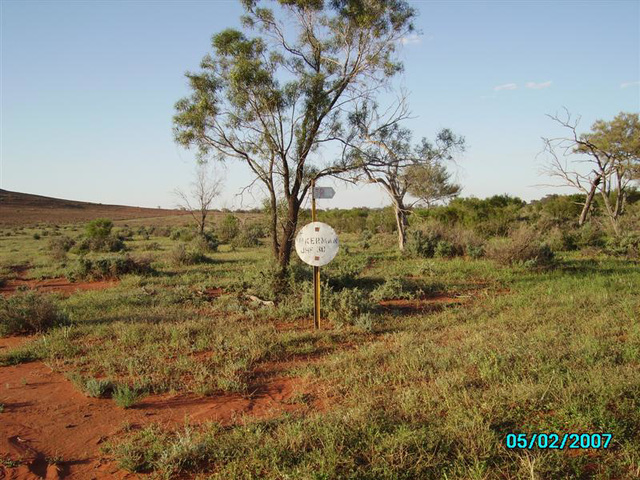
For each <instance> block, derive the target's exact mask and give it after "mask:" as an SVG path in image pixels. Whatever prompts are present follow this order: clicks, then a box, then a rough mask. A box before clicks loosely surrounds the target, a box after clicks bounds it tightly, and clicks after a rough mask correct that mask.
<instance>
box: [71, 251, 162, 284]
mask: <svg viewBox="0 0 640 480" xmlns="http://www.w3.org/2000/svg"><path fill="white" fill-rule="evenodd" d="M152 271H153V270H152V268H151V259H150V258H148V257H138V258H133V257H130V256H129V255H118V256H113V257H103V258H97V259H89V258H79V259H78V261H77V264H76V265H75V266H74V267H73V268H72V269H71V270H70V271H69V272H68V274H67V275H68V277H69V278H70V279H71V280H106V279H110V278H120V277H121V276H122V275H126V274H139V275H145V274H148V273H151V272H152Z"/></svg>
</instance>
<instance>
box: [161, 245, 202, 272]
mask: <svg viewBox="0 0 640 480" xmlns="http://www.w3.org/2000/svg"><path fill="white" fill-rule="evenodd" d="M169 260H170V262H171V263H172V264H173V265H175V266H181V265H197V264H199V263H208V262H210V261H211V259H210V258H209V257H207V256H206V255H204V254H203V253H202V252H201V251H198V250H189V249H187V247H186V245H185V244H184V243H179V244H178V245H176V246H175V247H174V248H173V249H172V250H171V251H170V252H169Z"/></svg>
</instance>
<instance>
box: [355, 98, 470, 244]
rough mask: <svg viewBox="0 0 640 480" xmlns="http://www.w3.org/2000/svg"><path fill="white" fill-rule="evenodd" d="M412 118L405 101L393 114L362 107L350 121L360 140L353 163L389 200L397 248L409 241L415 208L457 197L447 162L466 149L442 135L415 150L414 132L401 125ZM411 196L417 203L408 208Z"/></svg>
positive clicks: (457, 140) (448, 132)
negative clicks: (394, 220) (410, 219)
mask: <svg viewBox="0 0 640 480" xmlns="http://www.w3.org/2000/svg"><path fill="white" fill-rule="evenodd" d="M406 118H408V114H407V109H406V106H405V101H404V99H401V100H400V102H399V104H398V107H397V108H396V109H393V111H392V112H391V113H390V114H389V115H385V114H380V113H379V112H378V109H377V107H376V106H375V105H371V104H370V105H362V106H361V108H359V109H358V110H357V111H356V112H355V113H354V114H353V115H351V117H350V120H351V122H352V124H353V125H355V126H356V131H357V132H358V135H357V136H356V137H354V138H353V139H352V140H350V143H349V145H350V147H352V150H351V153H350V155H351V156H352V157H353V158H354V160H353V163H355V164H357V165H359V166H360V170H359V172H360V173H361V174H362V175H364V177H365V179H366V180H367V181H368V182H369V183H376V184H378V185H380V186H381V187H382V188H383V189H384V191H385V192H386V193H387V194H388V195H389V198H391V202H392V204H393V209H394V212H395V216H396V226H397V229H398V247H399V248H400V250H404V247H405V243H406V240H407V225H408V220H407V216H408V213H409V211H410V209H411V207H413V206H414V205H415V204H417V203H423V204H425V205H427V206H429V205H432V204H433V203H435V202H438V201H442V200H447V199H449V198H452V197H454V196H456V195H457V194H458V193H459V192H460V190H461V187H460V186H459V185H456V184H455V183H454V182H453V181H452V180H451V174H450V173H449V172H448V171H447V168H446V166H445V165H444V162H445V161H447V160H452V159H453V156H454V154H455V153H457V152H462V151H464V149H465V140H464V137H461V136H457V135H455V134H454V133H453V132H451V130H449V129H443V130H441V131H440V132H439V133H438V134H437V136H436V140H435V143H431V142H429V141H428V140H427V139H426V138H423V139H422V141H421V142H420V143H418V144H417V145H415V146H412V145H411V131H410V130H409V129H407V128H405V127H402V126H401V125H400V123H401V122H402V121H403V120H404V119H406ZM407 194H410V195H412V196H414V197H415V198H416V199H415V200H413V201H411V203H407V202H406V200H405V198H406V196H407Z"/></svg>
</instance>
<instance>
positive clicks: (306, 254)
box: [296, 222, 339, 267]
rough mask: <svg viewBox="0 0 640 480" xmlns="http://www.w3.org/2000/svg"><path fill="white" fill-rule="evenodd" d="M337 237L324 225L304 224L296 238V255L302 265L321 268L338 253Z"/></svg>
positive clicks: (316, 223) (317, 223) (331, 229)
mask: <svg viewBox="0 0 640 480" xmlns="http://www.w3.org/2000/svg"><path fill="white" fill-rule="evenodd" d="M338 246H339V243H338V235H337V234H336V232H335V230H334V229H333V228H331V227H330V226H329V225H327V224H326V223H322V222H312V223H308V224H306V225H305V226H304V227H302V228H301V229H300V231H299V232H298V236H297V237H296V253H297V254H298V256H299V257H300V260H302V261H303V262H304V263H307V264H309V265H313V266H314V267H322V266H323V265H326V264H327V263H329V262H330V261H331V260H333V259H334V257H335V256H336V254H337V253H338Z"/></svg>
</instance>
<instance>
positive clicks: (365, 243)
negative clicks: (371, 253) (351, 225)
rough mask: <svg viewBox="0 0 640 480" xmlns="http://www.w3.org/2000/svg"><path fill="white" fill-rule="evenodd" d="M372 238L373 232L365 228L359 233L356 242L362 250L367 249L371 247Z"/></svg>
mask: <svg viewBox="0 0 640 480" xmlns="http://www.w3.org/2000/svg"><path fill="white" fill-rule="evenodd" d="M372 239H373V233H371V231H370V230H367V229H365V230H363V231H362V232H361V233H360V240H359V242H358V245H359V246H360V248H362V249H363V250H368V249H369V248H370V247H371V240H372Z"/></svg>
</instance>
